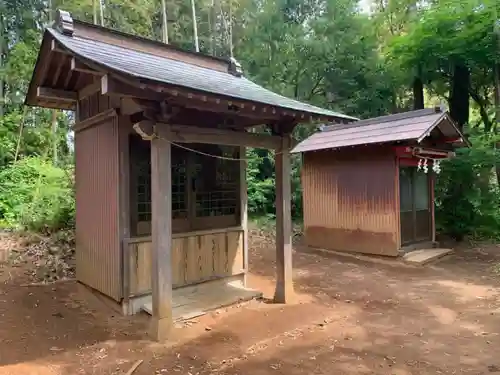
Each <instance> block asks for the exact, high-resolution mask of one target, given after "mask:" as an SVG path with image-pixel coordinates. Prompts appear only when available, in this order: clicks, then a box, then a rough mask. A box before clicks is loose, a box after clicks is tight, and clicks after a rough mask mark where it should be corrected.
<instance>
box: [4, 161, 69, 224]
mask: <svg viewBox="0 0 500 375" xmlns="http://www.w3.org/2000/svg"><path fill="white" fill-rule="evenodd" d="M72 176H73V170H72V168H68V169H62V168H59V167H55V166H53V165H52V164H51V163H50V162H48V161H46V160H43V159H42V158H39V157H28V158H24V159H22V160H20V161H19V162H17V163H15V164H11V165H9V166H7V167H6V168H4V169H3V170H1V171H0V220H1V221H2V224H3V226H8V227H12V228H25V229H31V230H36V231H40V230H44V229H45V230H57V229H61V228H65V227H72V226H73V225H74V215H75V200H74V194H73V178H72Z"/></svg>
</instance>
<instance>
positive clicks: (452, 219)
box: [436, 135, 500, 239]
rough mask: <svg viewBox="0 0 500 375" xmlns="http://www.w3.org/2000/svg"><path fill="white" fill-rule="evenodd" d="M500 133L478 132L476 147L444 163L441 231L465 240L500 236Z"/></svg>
mask: <svg viewBox="0 0 500 375" xmlns="http://www.w3.org/2000/svg"><path fill="white" fill-rule="evenodd" d="M499 140H500V137H499V136H495V137H492V136H489V135H488V136H485V135H476V136H473V137H472V147H471V148H464V149H460V150H458V151H457V157H456V158H453V159H451V160H449V161H447V162H446V163H444V164H443V169H442V172H441V174H440V175H439V176H438V178H437V181H438V183H437V186H436V220H437V224H438V226H439V229H441V232H444V233H446V234H449V235H450V236H452V237H454V238H457V239H462V238H463V237H464V236H466V235H472V236H475V237H478V238H484V237H486V238H493V237H495V238H500V231H499V228H500V190H499V187H498V184H497V183H496V180H495V173H494V171H493V168H494V167H495V166H496V165H497V164H498V163H500V152H499V150H498V149H496V148H495V147H494V146H495V144H496V142H498V141H499Z"/></svg>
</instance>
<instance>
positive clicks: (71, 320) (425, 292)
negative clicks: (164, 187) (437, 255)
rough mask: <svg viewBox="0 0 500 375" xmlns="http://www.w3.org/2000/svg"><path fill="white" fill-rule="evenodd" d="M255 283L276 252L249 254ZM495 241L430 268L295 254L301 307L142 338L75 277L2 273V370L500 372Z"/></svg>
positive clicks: (143, 322) (247, 312)
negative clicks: (32, 279)
mask: <svg viewBox="0 0 500 375" xmlns="http://www.w3.org/2000/svg"><path fill="white" fill-rule="evenodd" d="M250 255H251V257H250V259H251V271H252V275H251V278H250V283H251V286H253V287H256V288H259V289H261V290H262V291H263V292H264V295H265V297H268V298H270V297H272V293H273V286H274V260H273V259H274V249H273V248H271V247H269V246H268V244H265V243H264V244H261V245H255V241H254V246H253V247H252V249H251V254H250ZM497 263H500V246H494V245H490V246H482V247H465V246H461V247H459V248H458V249H457V252H456V254H455V255H454V256H451V257H449V258H447V259H443V260H441V261H440V262H438V263H436V264H434V265H428V266H425V267H419V268H417V267H410V266H406V265H403V264H401V263H398V262H395V261H384V260H367V259H365V258H361V259H360V258H359V257H352V256H340V255H325V254H320V253H310V252H309V253H308V252H305V251H304V249H302V248H297V249H296V252H295V253H294V267H295V271H294V272H295V275H294V277H295V288H296V291H297V300H296V301H295V302H294V303H293V304H290V305H286V306H284V305H275V304H271V303H268V302H267V301H268V300H267V299H263V300H262V301H252V302H249V303H246V304H243V305H240V306H234V307H230V308H226V309H222V310H219V311H217V312H213V313H212V314H210V315H206V316H203V317H201V318H198V319H196V320H194V321H192V322H189V323H186V324H183V325H182V326H180V327H178V328H176V329H175V332H174V336H175V337H174V340H172V342H170V343H168V344H157V343H154V342H151V341H149V340H148V338H147V335H146V331H147V318H146V316H136V317H133V318H128V317H123V316H119V315H118V314H116V313H114V312H113V311H112V310H110V309H109V308H108V307H107V306H105V305H104V304H103V303H102V301H100V300H98V299H94V298H89V295H88V294H84V292H82V290H81V288H79V287H78V285H77V284H76V283H74V282H65V283H57V284H53V285H48V286H25V285H23V283H26V282H27V276H26V270H27V269H28V268H29V267H30V266H29V265H23V266H19V267H11V266H0V267H1V268H0V281H1V283H0V374H1V375H6V374H15V375H24V374H34V375H35V374H39V375H49V374H125V373H126V372H127V370H128V369H129V368H130V367H131V366H132V364H133V363H134V362H135V361H137V360H139V359H141V360H143V361H144V362H143V363H142V364H141V365H140V366H139V367H138V368H137V370H136V371H135V372H134V375H146V374H148V375H152V374H176V373H178V374H186V375H189V374H190V375H196V374H199V375H204V374H228V375H229V374H233V375H236V374H253V375H264V374H276V375H277V374H284V375H294V374H384V375H388V374H394V375H405V374H490V373H498V374H500V355H499V354H500V349H499V348H500V276H497V275H496V274H495V273H494V271H493V266H494V265H495V264H497Z"/></svg>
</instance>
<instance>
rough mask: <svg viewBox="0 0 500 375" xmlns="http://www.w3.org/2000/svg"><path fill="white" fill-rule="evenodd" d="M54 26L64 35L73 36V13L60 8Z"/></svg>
mask: <svg viewBox="0 0 500 375" xmlns="http://www.w3.org/2000/svg"><path fill="white" fill-rule="evenodd" d="M54 27H55V28H56V29H57V30H59V32H60V33H61V34H63V35H68V36H73V32H74V27H73V18H72V17H71V14H70V13H69V12H66V11H65V10H61V9H58V10H57V12H56V21H55V23H54Z"/></svg>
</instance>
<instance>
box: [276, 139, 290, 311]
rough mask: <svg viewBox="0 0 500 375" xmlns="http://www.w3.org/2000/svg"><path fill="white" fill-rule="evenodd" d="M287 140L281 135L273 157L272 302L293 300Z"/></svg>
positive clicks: (288, 145) (288, 140) (288, 141)
mask: <svg viewBox="0 0 500 375" xmlns="http://www.w3.org/2000/svg"><path fill="white" fill-rule="evenodd" d="M290 140H291V138H290V136H288V135H285V136H283V138H282V141H281V148H280V149H279V150H277V153H276V156H275V169H276V290H275V292H274V301H275V302H278V303H287V302H290V300H291V299H292V297H293V281H292V211H291V199H292V197H291V178H290V177H291V176H290V174H291V169H290Z"/></svg>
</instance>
